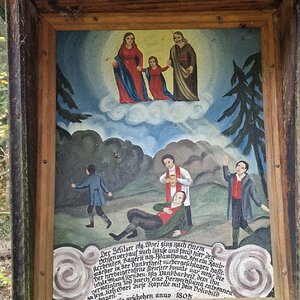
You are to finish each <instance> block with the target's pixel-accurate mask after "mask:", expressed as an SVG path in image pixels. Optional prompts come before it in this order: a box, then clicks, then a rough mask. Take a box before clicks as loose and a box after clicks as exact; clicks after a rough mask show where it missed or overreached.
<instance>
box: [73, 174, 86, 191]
mask: <svg viewBox="0 0 300 300" xmlns="http://www.w3.org/2000/svg"><path fill="white" fill-rule="evenodd" d="M89 185H90V178H89V177H87V178H86V179H85V180H84V181H83V182H81V183H78V184H75V183H71V187H72V188H76V189H85V188H87V187H88V186H89Z"/></svg>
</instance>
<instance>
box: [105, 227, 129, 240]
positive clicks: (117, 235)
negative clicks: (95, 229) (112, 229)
mask: <svg viewBox="0 0 300 300" xmlns="http://www.w3.org/2000/svg"><path fill="white" fill-rule="evenodd" d="M127 234H128V232H127V231H126V230H124V231H122V232H121V233H120V234H114V233H110V234H109V235H110V236H111V237H112V238H113V239H114V240H115V241H119V240H120V239H121V238H123V237H124V236H125V235H127Z"/></svg>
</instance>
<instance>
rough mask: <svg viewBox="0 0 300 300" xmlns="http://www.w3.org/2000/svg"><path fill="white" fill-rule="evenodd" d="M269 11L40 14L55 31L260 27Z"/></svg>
mask: <svg viewBox="0 0 300 300" xmlns="http://www.w3.org/2000/svg"><path fill="white" fill-rule="evenodd" d="M270 13H271V12H270V11H262V12H258V11H243V12H239V14H235V13H232V12H226V11H222V12H218V13H214V12H205V13H204V12H193V13H189V17H188V18H187V17H186V14H185V13H182V12H181V13H179V12H178V13H167V14H164V15H163V16H161V15H151V16H149V15H148V14H147V13H125V14H120V13H93V14H83V15H79V16H78V17H76V18H70V17H69V16H68V15H64V14H59V15H53V14H42V16H43V17H44V18H45V19H46V20H47V21H48V22H49V23H50V24H51V25H52V26H53V27H54V28H55V30H120V29H122V30H130V29H131V30H133V29H136V30H137V29H170V28H181V29H188V28H189V29H193V28H236V27H245V26H247V27H260V26H262V25H263V24H264V23H265V20H266V19H267V18H268V16H269V15H270Z"/></svg>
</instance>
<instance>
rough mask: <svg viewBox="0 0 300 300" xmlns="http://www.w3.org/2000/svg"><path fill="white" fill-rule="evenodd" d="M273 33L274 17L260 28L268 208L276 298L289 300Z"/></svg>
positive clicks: (279, 104)
mask: <svg viewBox="0 0 300 300" xmlns="http://www.w3.org/2000/svg"><path fill="white" fill-rule="evenodd" d="M275 19H276V17H275ZM276 33H277V32H276V28H275V24H274V21H273V18H270V19H269V22H268V24H266V25H265V26H263V27H262V31H261V41H262V67H263V95H264V96H263V97H264V112H265V134H266V159H267V167H268V168H267V177H268V178H267V179H268V190H269V191H268V192H269V206H270V209H271V213H270V220H271V238H272V258H273V266H274V281H275V297H276V299H280V300H289V299H291V300H292V299H294V298H293V294H292V290H291V288H292V285H291V259H290V239H289V237H290V236H289V228H288V214H287V176H286V175H287V174H286V157H285V155H284V150H285V149H284V143H283V142H282V141H283V131H282V128H283V124H282V118H281V115H282V94H281V78H280V67H281V66H280V60H279V55H278V40H277V34H276Z"/></svg>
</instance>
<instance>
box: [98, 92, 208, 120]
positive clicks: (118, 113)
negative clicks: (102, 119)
mask: <svg viewBox="0 0 300 300" xmlns="http://www.w3.org/2000/svg"><path fill="white" fill-rule="evenodd" d="M199 98H200V101H196V102H195V101H192V102H188V101H153V102H151V103H149V102H147V103H144V102H139V103H136V104H120V103H119V101H118V100H117V99H116V98H115V97H114V96H112V95H107V96H105V97H104V98H102V99H101V100H100V103H99V109H100V111H101V112H103V113H106V115H107V116H108V117H109V118H110V119H111V120H113V121H119V120H121V119H123V118H125V122H126V123H127V124H129V125H138V124H141V123H148V124H151V125H159V124H161V123H163V122H164V121H170V122H174V123H183V122H186V121H187V120H189V119H199V118H200V117H201V116H202V115H203V114H204V113H205V112H206V111H207V109H208V108H209V106H210V105H211V103H212V102H213V97H212V95H211V94H210V93H202V94H201V95H200V97H199Z"/></svg>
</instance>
